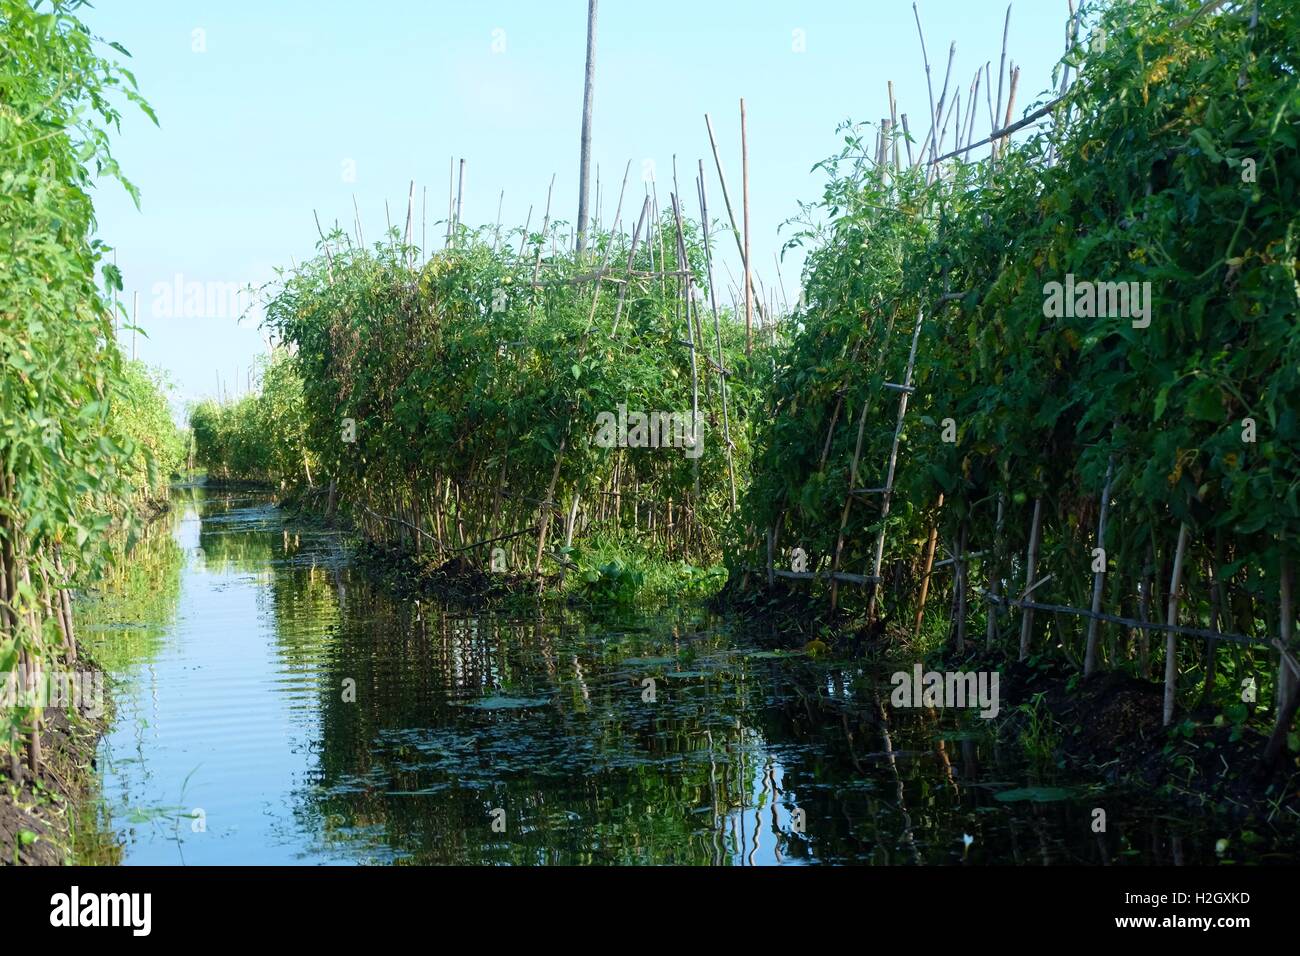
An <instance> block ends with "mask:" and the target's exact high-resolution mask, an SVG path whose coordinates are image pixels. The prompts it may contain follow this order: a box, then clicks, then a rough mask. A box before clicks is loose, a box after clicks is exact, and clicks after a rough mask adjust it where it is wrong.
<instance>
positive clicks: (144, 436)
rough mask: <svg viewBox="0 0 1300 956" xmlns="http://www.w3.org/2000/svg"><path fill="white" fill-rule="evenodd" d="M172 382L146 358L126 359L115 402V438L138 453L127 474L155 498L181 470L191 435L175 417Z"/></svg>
mask: <svg viewBox="0 0 1300 956" xmlns="http://www.w3.org/2000/svg"><path fill="white" fill-rule="evenodd" d="M168 390H169V389H168V385H167V383H166V381H165V380H164V378H163V377H162V375H161V373H158V372H151V371H150V370H149V369H148V368H146V367H145V365H144V363H143V362H123V363H122V378H121V381H120V382H119V384H118V390H117V394H116V396H115V398H114V400H113V402H112V409H113V417H112V421H111V423H110V424H111V427H112V436H113V439H114V440H115V441H116V442H117V444H119V445H120V446H122V447H123V448H131V449H133V451H134V453H133V454H132V456H131V459H130V462H129V464H128V465H127V466H126V477H127V480H128V481H129V482H130V484H131V487H132V488H134V489H136V493H137V494H139V495H144V496H147V497H149V498H152V499H154V500H160V499H162V498H164V497H166V494H167V486H168V482H169V479H171V478H172V477H174V476H175V475H177V474H179V472H180V470H181V467H182V465H183V463H184V461H185V454H186V451H187V450H188V444H189V436H188V435H186V434H185V432H184V431H182V430H181V429H180V428H178V427H177V426H176V423H175V422H174V421H173V420H172V415H171V409H170V407H169V406H168V404H167V396H166V393H167V391H168Z"/></svg>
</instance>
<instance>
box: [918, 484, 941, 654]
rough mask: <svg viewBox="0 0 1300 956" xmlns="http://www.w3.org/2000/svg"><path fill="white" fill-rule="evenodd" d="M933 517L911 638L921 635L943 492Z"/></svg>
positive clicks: (936, 504) (937, 538) (936, 542)
mask: <svg viewBox="0 0 1300 956" xmlns="http://www.w3.org/2000/svg"><path fill="white" fill-rule="evenodd" d="M934 507H935V519H934V522H933V523H932V524H931V525H930V537H929V540H927V541H926V544H925V571H924V573H923V574H922V575H921V593H920V595H918V597H917V602H916V620H915V621H913V622H912V637H913V639H915V638H919V637H920V636H921V619H922V618H923V617H924V616H925V601H926V598H927V597H929V594H930V574H931V572H932V571H933V570H934V549H935V546H936V545H937V544H938V543H939V518H938V512H939V510H941V509H942V508H943V493H942V492H940V493H939V500H938V501H937V502H935V506H934Z"/></svg>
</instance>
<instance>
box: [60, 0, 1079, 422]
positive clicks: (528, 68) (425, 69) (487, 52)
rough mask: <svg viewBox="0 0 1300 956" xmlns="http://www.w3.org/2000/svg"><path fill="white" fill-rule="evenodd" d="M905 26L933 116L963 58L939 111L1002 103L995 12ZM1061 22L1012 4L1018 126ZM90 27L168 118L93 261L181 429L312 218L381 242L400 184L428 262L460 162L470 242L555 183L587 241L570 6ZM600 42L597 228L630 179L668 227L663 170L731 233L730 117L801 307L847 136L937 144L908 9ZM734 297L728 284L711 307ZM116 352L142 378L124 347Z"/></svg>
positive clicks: (578, 50) (177, 9)
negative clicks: (743, 139) (452, 168)
mask: <svg viewBox="0 0 1300 956" xmlns="http://www.w3.org/2000/svg"><path fill="white" fill-rule="evenodd" d="M919 7H920V13H921V18H922V23H923V25H924V27H925V35H926V36H925V38H926V48H927V52H928V54H929V59H930V64H931V68H932V71H933V82H934V84H935V96H936V98H937V97H938V95H939V92H940V88H941V86H942V82H943V76H944V71H945V68H946V66H947V62H948V51H949V45H950V44H951V43H953V42H954V41H955V42H956V45H957V52H956V59H955V64H954V67H953V71H952V89H953V90H954V91H960V92H961V94H962V97H963V101H964V100H965V99H966V98H967V97H968V92H969V89H968V88H969V85H970V82H971V79H972V78H973V76H974V74H975V71H976V69H977V68H980V67H982V66H983V64H984V63H985V62H989V61H991V62H992V72H993V76H994V80H995V82H996V75H997V69H998V59H999V54H1000V51H1001V46H1002V33H1003V23H1004V18H1005V15H1006V10H1007V4H1006V3H1005V2H1003V0H922V2H921V3H920V4H919ZM1067 15H1068V10H1067V7H1066V3H1065V2H1064V0H1062V2H1060V3H1059V4H1058V3H1056V2H1055V0H1052V2H1037V3H1034V4H1030V3H1026V2H1024V0H1022V2H1020V3H1018V4H1013V12H1012V17H1011V30H1010V40H1009V44H1008V58H1009V59H1011V60H1014V62H1015V63H1016V65H1018V66H1022V68H1023V71H1022V74H1021V80H1020V88H1019V92H1018V95H1017V100H1016V108H1015V116H1016V117H1017V118H1018V117H1019V116H1021V115H1023V114H1024V112H1025V110H1026V109H1027V108H1029V107H1031V106H1032V105H1033V104H1034V103H1035V102H1037V101H1039V100H1040V98H1041V96H1042V95H1043V94H1044V93H1045V91H1046V90H1047V89H1048V87H1049V85H1050V84H1051V83H1052V70H1053V68H1054V67H1055V65H1056V64H1057V62H1058V61H1059V59H1060V57H1061V55H1062V53H1063V52H1064V26H1065V22H1066V17H1067ZM82 17H83V19H85V20H86V22H87V23H88V25H89V26H90V27H91V29H92V30H93V31H95V32H96V33H98V34H99V35H100V36H102V37H104V39H105V40H111V41H116V42H118V43H121V44H122V45H123V46H124V47H125V48H126V49H127V50H129V51H130V53H131V58H130V59H128V60H125V61H124V63H125V65H126V66H127V67H128V68H129V69H130V70H132V72H133V73H134V74H135V75H136V78H137V80H138V82H139V86H140V90H141V92H142V94H143V95H144V97H145V98H146V99H147V100H148V101H149V102H150V104H151V105H152V106H153V107H154V109H155V111H156V112H157V115H158V118H159V126H157V127H155V126H154V125H153V124H152V123H151V122H150V121H148V120H147V119H146V118H145V117H144V116H143V115H141V114H140V113H139V112H138V111H136V110H131V109H125V108H124V109H123V113H124V116H123V122H122V131H121V133H120V135H115V136H114V137H113V151H114V154H115V156H116V158H117V159H118V161H119V163H120V164H121V167H122V169H123V171H124V172H125V174H126V176H127V178H128V179H130V180H131V181H132V182H133V183H134V184H135V185H136V186H137V187H139V189H140V192H141V204H140V209H139V210H137V209H136V207H135V205H134V204H133V203H132V201H131V200H130V198H129V197H128V196H127V195H126V194H125V192H124V191H123V190H122V189H121V188H120V187H117V186H115V185H113V184H110V183H107V182H101V184H100V186H99V188H98V189H97V190H96V193H95V197H94V198H95V204H96V213H97V219H98V226H99V229H98V233H97V235H98V237H99V238H101V239H103V240H104V241H106V242H107V243H108V244H109V245H111V246H113V247H114V249H115V253H114V255H115V257H116V260H117V264H118V266H119V268H121V270H122V273H123V283H124V292H123V295H122V303H123V306H124V307H125V308H126V310H127V311H128V313H129V312H130V311H131V309H132V305H133V301H134V297H135V294H137V293H138V295H139V303H140V304H139V314H140V321H139V324H140V326H141V328H142V329H143V330H144V333H145V334H144V335H141V336H138V337H137V338H136V342H135V349H136V352H137V355H138V357H139V358H140V359H141V360H143V361H145V362H146V363H147V364H149V365H150V366H152V367H156V368H159V369H162V370H163V371H164V373H165V374H166V375H167V376H168V377H169V379H170V380H171V381H172V382H173V384H174V385H175V391H174V393H173V396H172V404H173V409H174V410H175V411H177V412H178V413H179V411H180V410H181V409H182V408H183V407H184V406H185V405H186V404H187V403H189V402H193V401H196V400H199V399H202V398H205V397H212V396H213V395H214V394H216V392H217V389H218V387H219V385H220V387H223V388H224V390H226V391H227V392H229V393H231V394H242V393H244V392H245V391H246V390H247V387H248V369H249V368H250V366H251V365H252V364H253V362H254V361H255V359H256V356H257V355H258V354H260V353H263V352H264V351H265V339H264V337H263V335H262V333H261V331H260V330H259V329H258V328H257V327H256V324H255V323H253V322H249V321H244V322H242V323H241V322H239V321H238V316H237V314H235V313H237V310H238V309H239V307H240V305H241V304H242V300H241V298H240V297H239V295H238V294H237V293H236V292H234V291H233V290H237V289H239V288H241V287H244V286H247V285H252V286H254V287H258V286H261V285H263V284H264V283H267V282H269V281H271V280H272V279H273V278H274V276H275V270H276V269H277V268H280V267H288V266H290V265H291V264H292V263H293V262H301V261H302V260H303V259H304V258H307V257H310V256H311V255H312V254H313V252H314V248H315V244H316V242H317V240H318V236H317V232H316V221H315V217H316V216H319V218H320V222H321V224H322V225H323V226H324V227H325V228H326V229H327V230H328V229H329V228H330V226H331V225H332V224H334V223H335V222H338V224H339V225H341V226H342V227H343V228H345V229H347V230H348V231H351V230H352V229H353V220H354V212H353V202H354V197H355V202H356V205H357V208H358V209H359V210H360V213H361V219H362V229H363V232H364V234H365V237H366V240H367V242H373V241H374V239H375V238H378V237H379V236H380V235H381V234H382V233H383V231H384V229H385V225H386V216H387V217H390V218H391V220H392V222H393V223H394V224H396V225H398V226H401V225H402V224H403V223H404V221H405V215H406V204H407V195H408V189H409V187H410V183H411V181H412V180H414V181H415V183H416V186H415V190H416V192H415V207H416V216H417V223H418V221H419V218H420V216H421V212H422V207H424V206H425V205H426V203H427V210H428V211H427V222H428V225H427V229H428V233H429V243H428V245H429V246H430V247H431V248H437V247H438V246H440V245H441V239H440V236H441V232H440V231H439V230H438V228H437V227H436V223H437V221H439V220H445V218H446V204H447V186H448V167H449V161H450V160H451V159H452V157H455V158H456V159H460V158H464V159H465V161H466V164H465V189H464V211H463V216H462V221H463V222H465V223H466V224H467V225H479V224H487V225H491V224H492V223H493V222H495V220H496V217H497V209H498V202H500V204H501V217H502V228H503V230H504V229H509V228H517V227H519V226H522V225H523V224H524V222H525V221H526V220H527V219H528V216H529V211H530V209H531V210H532V223H533V228H534V229H536V228H537V227H538V226H539V224H540V219H541V216H542V209H543V207H544V205H545V202H546V193H547V187H548V184H549V183H550V181H551V177H552V176H554V177H555V194H554V198H553V211H552V215H553V218H556V219H560V220H564V221H567V222H570V223H572V222H574V220H576V207H577V192H578V189H577V180H578V140H579V127H580V120H581V107H582V84H583V70H584V62H585V43H586V17H587V5H586V3H585V2H582V0H567V2H565V3H563V4H559V3H552V4H546V5H540V4H527V3H522V2H496V3H484V4H479V5H474V7H473V9H465V8H464V7H462V6H460V5H453V4H448V3H427V2H426V3H420V2H415V0H397V2H395V3H393V4H390V5H389V6H388V7H386V8H385V11H384V16H383V17H382V18H373V17H369V16H368V15H367V13H366V12H363V11H359V10H357V8H355V7H349V6H346V5H343V4H319V5H316V4H309V3H306V2H304V0H282V2H279V3H276V4H273V5H272V4H253V3H249V2H238V0H232V2H229V3H227V4H212V3H206V2H191V3H163V2H160V0H138V2H133V3H131V4H127V3H124V2H122V0H104V2H103V3H101V4H100V5H99V6H97V7H94V8H88V9H84V10H83V11H82ZM597 27H598V29H597V51H596V79H595V95H594V101H595V102H594V111H593V133H592V139H593V145H592V171H593V176H594V175H595V173H596V170H597V167H598V168H599V173H600V181H601V197H602V202H601V207H602V209H603V212H604V217H603V218H604V219H605V220H606V222H608V221H610V220H612V218H613V207H614V202H615V199H616V197H617V194H618V189H619V183H620V181H621V179H622V176H623V170H624V168H625V167H626V166H627V164H628V163H629V162H630V163H631V172H630V174H629V177H628V180H629V181H628V193H629V196H631V197H633V199H625V200H624V210H623V216H624V218H625V219H626V218H627V217H628V216H630V215H632V214H633V212H634V211H635V208H634V207H635V206H636V205H637V203H639V191H640V190H641V189H643V188H644V187H643V186H642V184H641V183H642V180H643V179H644V178H645V176H646V175H647V174H650V175H653V178H654V180H655V182H656V188H657V191H658V193H659V200H660V205H661V206H666V205H667V202H668V201H667V192H668V190H670V189H671V188H672V187H671V183H672V169H673V161H674V158H676V162H677V167H678V176H679V179H680V181H681V187H682V192H683V193H684V194H685V196H686V206H687V212H688V213H690V214H691V218H697V217H698V210H695V209H694V208H693V207H694V206H695V203H694V202H693V190H694V185H693V180H694V177H695V174H696V170H697V163H698V161H699V160H703V161H704V168H705V175H706V177H707V178H708V182H707V188H708V192H709V197H710V214H711V216H712V218H714V220H715V223H716V221H717V220H718V219H719V218H724V219H725V210H724V208H723V203H722V196H721V189H720V187H719V184H718V179H717V173H716V170H715V168H714V165H713V158H712V153H711V151H710V147H709V140H708V135H707V132H706V130H705V124H704V114H705V113H708V114H709V115H710V117H711V118H712V122H713V126H714V129H715V131H716V133H717V136H718V140H719V142H718V146H719V150H720V152H721V154H722V162H723V167H724V170H725V172H726V176H727V186H728V189H729V191H730V193H731V198H732V202H733V205H734V206H735V207H736V212H737V216H739V215H740V209H739V205H740V188H741V186H740V182H741V155H740V131H739V126H740V123H739V99H740V98H741V97H742V96H743V97H744V98H745V104H746V113H747V124H746V125H747V134H748V143H749V161H750V214H751V227H750V231H751V244H752V255H753V262H754V268H755V270H756V272H757V273H758V275H759V276H760V278H761V279H762V281H763V282H764V284H765V285H766V286H767V287H768V288H770V289H775V288H777V287H778V286H780V285H783V286H784V288H785V289H786V291H787V298H788V299H789V300H790V301H791V302H793V301H794V300H795V299H796V298H797V295H798V292H797V289H798V288H799V285H800V282H799V278H800V277H799V269H800V266H801V264H802V256H801V255H800V254H798V253H794V254H792V255H790V256H787V257H786V258H785V259H784V260H783V261H782V262H781V265H780V274H779V276H778V273H777V269H778V267H777V264H776V258H775V257H776V256H778V255H779V254H780V253H781V246H782V244H783V242H784V241H785V239H786V238H788V234H785V235H783V234H782V233H781V231H780V226H781V224H782V223H783V222H784V221H786V220H788V219H790V218H792V217H793V216H795V215H796V214H797V213H798V211H799V203H800V202H801V201H802V202H810V201H814V200H816V199H817V198H818V197H819V195H820V192H821V189H822V186H823V184H824V180H823V178H822V177H821V176H820V175H818V174H816V173H814V172H813V171H812V169H813V166H814V164H815V163H817V162H818V161H820V160H821V159H823V158H825V157H827V156H829V155H831V154H833V153H834V152H836V151H837V150H838V149H839V148H840V146H841V144H842V140H841V136H840V135H839V134H837V132H836V129H837V127H838V126H839V125H840V124H841V123H842V122H844V121H846V120H849V119H852V120H854V121H857V122H877V121H878V120H879V119H880V118H881V117H883V116H888V115H889V107H888V100H887V92H886V89H887V87H886V83H887V81H888V80H893V81H894V85H895V90H896V94H897V98H898V103H899V111H900V112H905V113H907V114H908V115H909V122H910V126H911V129H912V132H913V135H914V136H915V137H916V138H917V139H918V140H919V139H921V138H923V137H924V130H925V129H927V128H928V121H927V120H926V113H927V110H928V93H927V91H926V82H925V72H924V68H923V65H922V56H921V45H920V41H919V39H918V36H917V30H916V22H915V20H914V17H913V10H912V3H911V0H871V2H864V0H858V2H851V0H809V2H806V3H801V4H797V5H796V4H790V3H778V2H755V3H750V4H746V5H745V6H744V7H743V8H742V7H740V6H739V5H737V4H730V3H728V4H713V5H701V4H689V3H686V2H683V0H664V2H663V3H661V4H659V5H657V6H656V7H655V10H654V16H653V17H650V16H647V14H646V10H645V8H644V7H640V6H634V5H630V4H627V3H615V2H613V0H604V2H603V3H602V4H601V6H600V10H599V17H598V23H597ZM994 96H995V97H996V90H995V91H994ZM979 103H980V116H979V117H978V118H977V122H976V130H977V139H978V138H980V137H982V136H983V135H985V134H987V132H988V125H989V124H988V116H987V106H986V105H984V104H985V93H984V92H983V91H981V93H980V94H979ZM965 108H966V107H965V103H964V102H963V110H965ZM918 129H920V130H922V132H920V133H918V132H917V130H918ZM456 172H457V174H458V173H459V167H458V165H457V166H456ZM593 190H594V187H593ZM426 192H427V200H426V198H425V197H426ZM502 197H503V198H502ZM593 201H594V195H593ZM385 203H387V212H386V210H385ZM416 231H417V235H416V242H417V244H419V240H420V236H419V231H420V228H419V226H418V225H417V230H416ZM435 240H436V241H435ZM718 252H719V256H720V259H721V260H722V261H723V262H724V263H726V265H728V266H730V269H731V272H732V273H733V274H736V273H738V272H739V257H738V255H737V254H736V251H735V248H734V244H732V243H730V242H729V241H726V240H725V239H724V243H723V244H720V245H719V247H718ZM726 276H727V270H726V268H725V267H723V268H720V269H719V281H720V284H721V285H722V287H723V288H725V285H726V282H727V279H726ZM123 346H124V351H125V352H126V354H128V355H129V354H131V343H130V342H129V341H127V340H126V339H125V338H124V339H123Z"/></svg>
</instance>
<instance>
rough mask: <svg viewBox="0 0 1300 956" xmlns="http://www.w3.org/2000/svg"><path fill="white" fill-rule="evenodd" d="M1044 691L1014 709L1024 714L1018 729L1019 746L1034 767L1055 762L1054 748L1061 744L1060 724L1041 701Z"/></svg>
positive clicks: (1040, 767)
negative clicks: (1021, 724) (1022, 722)
mask: <svg viewBox="0 0 1300 956" xmlns="http://www.w3.org/2000/svg"><path fill="white" fill-rule="evenodd" d="M1045 696H1046V694H1044V693H1038V694H1035V695H1034V696H1033V697H1032V698H1031V699H1030V700H1029V701H1028V702H1026V703H1023V704H1021V705H1020V706H1019V707H1017V708H1016V710H1017V711H1018V712H1019V713H1020V714H1022V715H1023V716H1024V725H1023V726H1022V727H1021V730H1020V736H1019V740H1020V746H1021V747H1022V748H1023V750H1024V752H1025V756H1026V757H1027V758H1029V762H1030V763H1031V764H1033V765H1034V766H1035V767H1036V768H1039V769H1045V768H1047V767H1050V766H1053V765H1054V764H1055V762H1056V750H1057V748H1058V747H1059V746H1060V745H1061V731H1060V726H1059V725H1058V724H1057V722H1056V721H1055V719H1053V717H1052V714H1051V711H1050V710H1048V708H1047V705H1046V704H1045V703H1044V702H1043V698H1044V697H1045Z"/></svg>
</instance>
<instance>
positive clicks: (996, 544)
mask: <svg viewBox="0 0 1300 956" xmlns="http://www.w3.org/2000/svg"><path fill="white" fill-rule="evenodd" d="M1006 505H1007V499H1006V497H1005V496H1004V495H998V519H997V523H996V524H995V525H994V531H993V560H992V561H990V562H989V593H990V594H992V595H993V597H994V598H997V596H998V590H999V588H998V585H999V583H1000V582H999V578H998V568H999V565H1000V562H1001V560H1002V544H1003V540H1002V523H1003V520H1004V518H1005V517H1006ZM986 631H987V632H986V634H985V636H984V646H985V647H986V648H988V649H989V650H992V649H993V645H994V643H995V642H996V640H997V636H998V609H997V604H996V603H994V604H992V605H990V607H989V616H988V622H987V624H986Z"/></svg>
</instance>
